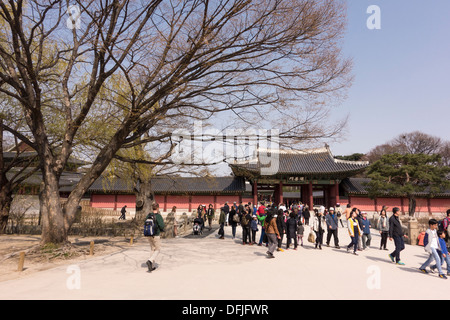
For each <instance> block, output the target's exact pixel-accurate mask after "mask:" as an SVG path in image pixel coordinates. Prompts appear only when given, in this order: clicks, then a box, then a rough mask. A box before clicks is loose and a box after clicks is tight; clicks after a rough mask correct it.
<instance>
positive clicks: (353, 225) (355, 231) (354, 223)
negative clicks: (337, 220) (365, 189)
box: [347, 210, 362, 255]
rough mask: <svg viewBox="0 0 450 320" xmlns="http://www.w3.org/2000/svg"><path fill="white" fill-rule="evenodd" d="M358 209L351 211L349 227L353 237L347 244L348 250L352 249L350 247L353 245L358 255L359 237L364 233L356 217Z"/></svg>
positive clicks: (348, 220) (348, 221)
mask: <svg viewBox="0 0 450 320" xmlns="http://www.w3.org/2000/svg"><path fill="white" fill-rule="evenodd" d="M356 215H357V213H356V210H353V211H351V216H349V218H348V219H347V228H348V233H349V235H350V238H351V239H352V240H351V242H350V244H349V245H348V246H347V252H349V251H350V248H351V247H353V254H354V255H358V254H357V253H356V250H357V249H358V239H359V236H360V234H361V233H362V231H361V228H360V227H359V223H358V220H357V219H356Z"/></svg>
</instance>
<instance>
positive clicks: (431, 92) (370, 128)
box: [330, 0, 450, 155]
mask: <svg viewBox="0 0 450 320" xmlns="http://www.w3.org/2000/svg"><path fill="white" fill-rule="evenodd" d="M347 3H348V28H347V34H346V35H345V39H344V54H345V55H346V56H349V57H352V58H353V62H354V66H353V75H354V77H355V80H354V83H353V85H352V87H351V88H350V90H349V91H348V98H347V99H346V100H345V101H344V102H343V103H342V104H341V106H339V107H337V108H336V109H335V110H334V112H333V117H332V119H331V120H333V119H335V120H337V119H339V118H340V115H343V114H344V115H346V114H348V115H349V116H350V118H349V123H348V127H347V133H346V135H345V140H344V141H339V142H334V143H330V147H331V151H332V152H333V154H334V155H344V154H352V153H355V152H361V153H366V152H368V151H370V149H372V148H373V147H375V146H377V145H379V144H382V143H385V142H387V141H388V140H390V139H392V138H394V137H396V136H397V135H399V134H401V133H404V132H412V131H414V130H419V131H422V132H425V133H428V134H431V135H436V136H439V137H441V138H442V139H448V140H450V1H449V0H429V1H423V0H370V1H367V0H348V1H347ZM370 5H377V6H378V7H379V8H380V13H381V16H380V18H381V29H379V30H376V29H375V30H370V29H368V28H367V25H366V22H367V19H368V18H369V17H370V16H371V14H370V13H367V12H366V11H367V8H368V7H369V6H370Z"/></svg>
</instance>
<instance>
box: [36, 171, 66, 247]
mask: <svg viewBox="0 0 450 320" xmlns="http://www.w3.org/2000/svg"><path fill="white" fill-rule="evenodd" d="M45 175H46V179H47V182H46V183H45V184H44V187H43V188H42V190H41V191H40V193H39V203H40V211H41V212H40V213H41V225H42V236H41V245H44V244H46V243H55V244H56V243H57V244H62V243H66V242H67V241H68V237H67V236H68V229H67V228H66V226H65V225H64V213H63V207H62V205H61V199H60V196H59V183H58V180H57V178H56V176H55V175H53V174H50V173H46V174H45Z"/></svg>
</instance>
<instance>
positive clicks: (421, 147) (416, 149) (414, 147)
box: [366, 131, 445, 163]
mask: <svg viewBox="0 0 450 320" xmlns="http://www.w3.org/2000/svg"><path fill="white" fill-rule="evenodd" d="M442 148H443V142H442V140H441V138H439V137H435V136H432V135H429V134H426V133H423V132H420V131H413V132H410V133H402V134H400V135H398V136H397V137H395V138H394V139H392V140H391V141H388V142H387V143H385V144H382V145H379V146H376V147H374V148H373V149H372V150H370V151H369V152H368V153H367V154H366V158H367V159H368V160H369V161H370V162H371V163H373V162H375V161H377V160H379V159H380V158H381V157H382V156H383V155H385V154H394V153H399V154H402V155H405V154H421V153H422V154H427V155H431V154H436V153H439V152H441V151H442V152H444V151H445V150H444V149H442Z"/></svg>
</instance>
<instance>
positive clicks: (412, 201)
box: [408, 196, 416, 218]
mask: <svg viewBox="0 0 450 320" xmlns="http://www.w3.org/2000/svg"><path fill="white" fill-rule="evenodd" d="M408 200H409V205H408V207H409V208H408V214H409V216H410V217H411V218H412V217H414V213H416V198H415V197H413V196H409V197H408Z"/></svg>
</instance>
